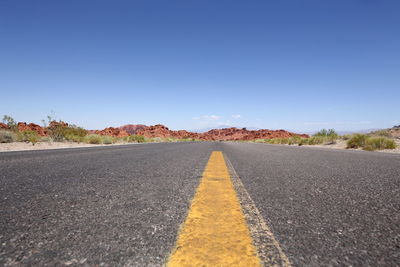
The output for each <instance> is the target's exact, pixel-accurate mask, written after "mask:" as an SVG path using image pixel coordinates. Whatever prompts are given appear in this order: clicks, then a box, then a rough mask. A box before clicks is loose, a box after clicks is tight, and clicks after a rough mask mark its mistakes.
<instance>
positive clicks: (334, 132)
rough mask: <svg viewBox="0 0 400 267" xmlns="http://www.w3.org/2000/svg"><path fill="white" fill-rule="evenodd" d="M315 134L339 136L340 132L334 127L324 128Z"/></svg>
mask: <svg viewBox="0 0 400 267" xmlns="http://www.w3.org/2000/svg"><path fill="white" fill-rule="evenodd" d="M314 136H330V137H338V134H337V133H336V131H335V130H334V129H329V130H327V129H322V130H321V131H319V132H317V133H316V134H314Z"/></svg>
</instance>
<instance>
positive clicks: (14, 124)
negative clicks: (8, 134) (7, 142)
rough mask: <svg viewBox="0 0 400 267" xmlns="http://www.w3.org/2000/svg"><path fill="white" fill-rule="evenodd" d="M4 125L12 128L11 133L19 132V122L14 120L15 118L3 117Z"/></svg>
mask: <svg viewBox="0 0 400 267" xmlns="http://www.w3.org/2000/svg"><path fill="white" fill-rule="evenodd" d="M3 123H5V124H7V126H8V127H10V130H11V131H14V132H16V131H18V124H17V122H16V121H15V120H14V119H13V117H11V116H8V115H4V116H3Z"/></svg>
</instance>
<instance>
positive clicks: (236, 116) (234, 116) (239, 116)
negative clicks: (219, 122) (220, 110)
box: [232, 114, 242, 119]
mask: <svg viewBox="0 0 400 267" xmlns="http://www.w3.org/2000/svg"><path fill="white" fill-rule="evenodd" d="M241 117H242V115H240V114H235V115H232V118H234V119H240V118H241Z"/></svg>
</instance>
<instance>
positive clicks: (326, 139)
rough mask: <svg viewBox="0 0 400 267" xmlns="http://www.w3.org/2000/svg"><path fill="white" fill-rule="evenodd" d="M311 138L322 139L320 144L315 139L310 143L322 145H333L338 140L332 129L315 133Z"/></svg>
mask: <svg viewBox="0 0 400 267" xmlns="http://www.w3.org/2000/svg"><path fill="white" fill-rule="evenodd" d="M313 137H322V138H323V141H322V142H321V139H316V140H313V141H312V142H314V141H316V142H321V144H322V143H327V144H334V143H335V142H336V140H337V139H338V138H339V135H338V134H337V132H336V131H335V130H334V129H329V130H326V129H322V130H321V131H319V132H317V133H316V134H314V135H313Z"/></svg>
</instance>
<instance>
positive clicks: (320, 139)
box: [308, 135, 326, 145]
mask: <svg viewBox="0 0 400 267" xmlns="http://www.w3.org/2000/svg"><path fill="white" fill-rule="evenodd" d="M325 139H326V137H324V136H320V135H317V136H312V137H310V138H309V139H308V144H309V145H321V144H323V143H325Z"/></svg>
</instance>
